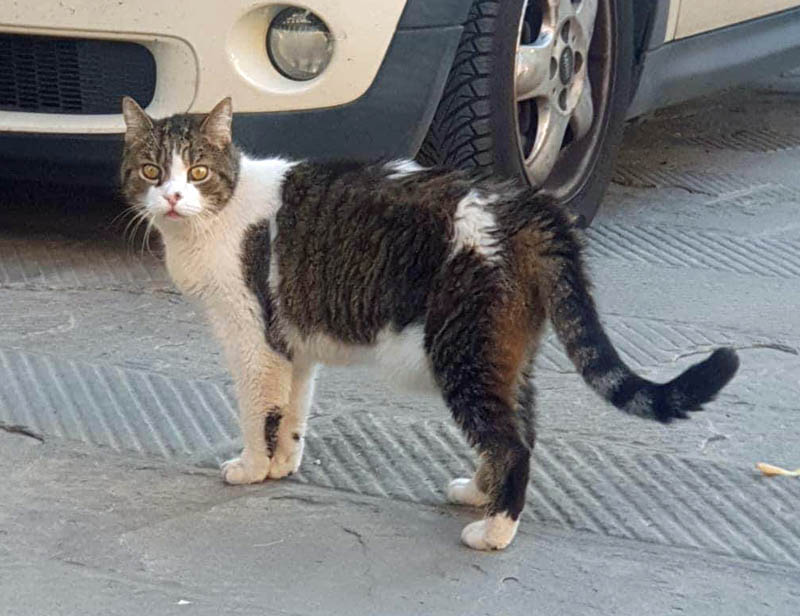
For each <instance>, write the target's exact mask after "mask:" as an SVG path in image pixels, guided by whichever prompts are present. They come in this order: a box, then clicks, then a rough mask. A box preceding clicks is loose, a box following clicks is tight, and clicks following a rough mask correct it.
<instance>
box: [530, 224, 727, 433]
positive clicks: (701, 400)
mask: <svg viewBox="0 0 800 616" xmlns="http://www.w3.org/2000/svg"><path fill="white" fill-rule="evenodd" d="M559 231H560V233H558V235H560V236H561V237H560V238H555V239H558V240H560V241H558V242H556V243H555V244H554V243H551V242H547V243H546V244H547V245H548V246H549V248H543V250H542V252H541V254H540V257H542V259H543V260H544V264H545V265H544V267H542V268H541V269H540V274H539V277H540V284H541V287H540V288H542V291H543V295H544V296H545V298H546V304H547V310H548V315H549V317H550V320H551V322H552V324H553V327H554V329H555V331H556V334H557V335H558V338H559V340H561V343H562V344H563V345H564V347H565V349H566V351H567V355H568V356H569V358H570V360H572V363H573V364H574V365H575V367H576V368H577V369H578V372H579V373H580V375H581V376H582V377H583V379H584V381H586V383H587V384H588V385H589V386H590V387H591V388H592V389H594V390H595V391H596V392H597V393H598V394H600V395H601V396H602V397H603V398H605V399H606V400H608V401H609V402H610V403H611V404H613V405H614V406H616V407H617V408H618V409H620V410H622V411H625V412H626V413H631V414H633V415H639V416H642V417H647V418H651V419H656V420H658V421H662V422H665V423H666V422H669V421H671V420H672V419H673V418H675V417H686V416H687V412H688V411H696V410H699V409H700V407H701V406H702V405H703V404H705V403H706V402H709V401H711V400H713V399H714V397H715V396H716V395H717V393H718V392H719V390H720V389H722V388H723V387H724V386H725V384H727V383H728V381H730V380H731V378H732V377H733V375H734V374H735V373H736V370H737V369H738V367H739V358H738V356H737V355H736V352H735V351H734V350H733V349H730V348H720V349H717V350H716V351H714V352H713V353H712V354H711V355H710V356H709V357H707V358H706V359H705V360H703V361H701V362H700V363H698V364H695V365H693V366H691V367H690V368H688V369H687V370H685V371H684V372H683V373H681V374H680V375H678V376H677V377H676V378H674V379H672V380H671V381H669V382H668V383H663V384H659V383H653V382H651V381H648V380H646V379H643V378H642V377H640V376H638V375H637V374H635V373H634V372H633V371H632V370H631V369H630V368H629V367H628V366H626V365H625V363H624V362H623V361H622V360H621V359H620V357H619V355H618V354H617V352H616V350H615V349H614V347H613V345H612V344H611V341H610V340H609V339H608V336H607V335H606V333H605V331H604V330H603V326H602V325H601V324H600V321H599V319H598V317H597V311H596V310H595V306H594V300H593V299H592V296H591V293H590V285H589V281H588V279H587V277H586V274H585V271H584V266H583V259H582V256H581V249H582V247H581V245H580V242H579V240H578V239H577V238H576V237H575V235H574V233H573V232H572V230H571V229H559Z"/></svg>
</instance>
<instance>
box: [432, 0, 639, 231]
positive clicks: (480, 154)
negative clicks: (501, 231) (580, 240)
mask: <svg viewBox="0 0 800 616" xmlns="http://www.w3.org/2000/svg"><path fill="white" fill-rule="evenodd" d="M555 4H556V8H553V6H552V4H550V3H549V2H548V0H475V2H474V3H473V5H472V8H471V10H470V13H469V17H468V20H467V22H466V24H465V25H464V32H463V34H462V37H461V41H460V44H459V48H458V50H457V52H456V56H455V60H454V63H453V66H452V68H451V71H450V74H449V76H448V79H447V82H446V85H445V88H444V93H443V95H442V98H441V101H440V103H439V106H438V108H437V111H436V113H435V115H434V118H433V121H432V123H431V126H430V128H429V131H428V133H427V135H426V138H425V140H424V142H423V144H422V146H421V148H420V151H419V154H418V156H417V159H418V160H419V162H420V163H422V164H424V165H444V166H450V167H457V168H483V169H486V170H487V172H493V173H497V174H500V175H504V176H513V177H519V178H522V179H524V180H525V181H527V182H528V183H530V184H532V185H535V186H541V187H542V188H544V189H545V190H547V191H548V192H551V193H552V194H553V195H554V196H555V197H556V198H557V199H558V200H559V202H560V203H562V204H564V206H565V207H567V208H568V209H569V210H570V211H572V212H574V213H575V214H577V215H578V216H579V217H580V221H581V222H582V223H583V224H589V222H591V220H592V218H594V215H595V213H596V212H597V209H598V206H599V204H600V200H601V198H602V195H603V193H604V192H605V189H606V187H607V185H608V183H609V181H610V178H611V172H612V168H613V163H614V159H615V157H616V153H617V150H618V149H619V145H620V141H621V138H622V130H623V126H624V121H625V117H626V112H627V108H628V104H629V102H630V98H631V91H632V78H633V29H634V28H633V23H634V21H633V0H578V1H575V0H561V1H560V2H557V3H555ZM570 6H571V7H573V10H574V11H575V14H574V16H573V17H574V19H573V21H572V22H571V23H572V27H571V29H570V28H569V26H566V27H565V24H567V22H568V21H569V19H570V18H569V15H568V13H567V12H568V11H569V10H570ZM592 6H595V7H596V13H595V19H594V23H593V29H592V31H591V32H590V33H589V34H588V39H587V34H586V32H587V31H588V30H589V28H588V27H583V29H581V24H582V23H583V24H584V26H585V23H588V19H587V18H586V15H587V13H582V14H581V13H579V11H581V10H584V9H585V8H589V10H591V7H592ZM548 10H549V11H550V13H547V11H548ZM559 11H562V12H559ZM565 16H566V17H565ZM579 16H580V17H581V19H580V20H579V19H578V17H579ZM537 25H538V31H536V30H537ZM565 30H566V31H565ZM554 37H555V38H556V39H557V40H555V41H554V40H553V38H554ZM581 37H582V38H581ZM526 45H527V46H528V47H526ZM548 45H549V47H548V49H549V52H548V51H547V50H546V49H545V47H547V46H548ZM559 45H560V47H559ZM567 48H569V50H568V51H566V50H567ZM559 49H560V53H556V52H558V51H559ZM520 50H523V52H524V53H528V54H529V55H527V56H525V58H535V59H536V60H535V62H533V61H531V62H530V63H529V64H530V66H529V64H524V66H523V58H522V55H521V53H523V52H520ZM581 50H582V51H583V54H581ZM529 52H531V53H529ZM570 54H571V56H572V60H571V62H572V64H571V66H568V64H569V62H568V61H569V59H570V58H569V57H568V56H570ZM542 59H544V60H542ZM543 61H549V66H548V67H547V70H546V71H545V70H544V68H543V66H542V62H543ZM525 62H528V61H527V60H525ZM562 65H563V67H562ZM530 67H533V68H530ZM554 69H555V72H556V74H555V75H554V74H553V71H554ZM581 70H582V71H583V77H582V78H581V79H582V80H583V81H582V83H583V85H582V86H580V87H579V84H578V80H579V77H580V75H581ZM562 71H563V73H562ZM570 73H571V75H570ZM529 75H536V76H537V77H536V78H537V79H538V77H541V83H540V84H539V85H537V86H536V88H527V84H528V82H532V80H531V79H527V81H526V80H525V79H526V76H529ZM565 78H566V79H567V81H566V82H565ZM533 81H536V79H534V80H533ZM576 84H578V85H576ZM586 84H588V86H587V85H586ZM551 85H552V91H551V87H550V86H551ZM542 88H546V93H545V95H543V96H535V95H534V96H532V97H530V98H528V99H525V100H519V99H520V97H521V96H524V95H526V94H527V90H530V91H537V92H538V91H539V90H541V89H542ZM586 88H589V89H590V94H589V92H587V91H584V89H586ZM523 90H525V92H522V94H521V93H520V92H521V91H523ZM587 100H588V101H589V102H588V104H587ZM576 101H577V103H576ZM573 103H576V106H574V111H573V112H571V113H572V114H573V115H570V116H569V118H568V120H567V127H566V129H564V131H565V132H564V136H563V140H560V139H559V136H558V133H557V131H554V130H550V132H549V133H545V132H542V131H545V128H546V127H552V126H555V127H556V129H558V130H561V129H562V127H561V125H560V124H559V123H557V122H552V123H548V122H546V121H544V120H543V118H545V119H546V118H548V117H550V118H554V117H558V118H559V122H563V117H562V116H564V115H566V114H567V113H568V112H570V109H573V106H572V105H573ZM556 105H558V106H559V107H558V109H556V107H555V106H556ZM587 106H591V110H592V112H591V114H590V119H589V120H588V121H587V119H586V108H587ZM579 107H580V113H579V112H578V108H579ZM526 109H527V110H528V111H527V112H526V111H525V110H526ZM544 110H550V111H548V112H547V113H548V114H549V115H545V114H543V111H544ZM552 110H555V111H552ZM556 112H558V113H556ZM559 114H560V115H559ZM573 126H575V127H577V129H578V130H579V131H580V137H579V138H575V130H574V129H573ZM540 140H541V141H540ZM556 142H558V143H556ZM537 144H538V146H541V145H542V144H544V145H548V144H550V147H549V150H546V149H543V148H540V147H538V146H537ZM553 144H556V145H553ZM544 152H549V154H548V156H547V157H546V158H544V154H543V153H544ZM553 152H555V154H553ZM538 155H542V156H543V158H541V159H537V158H536V156H538ZM554 156H555V158H553V157H554ZM526 157H527V160H526ZM542 161H544V162H542ZM542 178H544V179H542Z"/></svg>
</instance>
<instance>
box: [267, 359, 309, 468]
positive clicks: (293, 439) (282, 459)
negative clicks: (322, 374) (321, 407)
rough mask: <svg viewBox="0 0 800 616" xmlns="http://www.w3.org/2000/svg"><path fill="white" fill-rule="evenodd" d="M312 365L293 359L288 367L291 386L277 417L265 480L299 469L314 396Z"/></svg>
mask: <svg viewBox="0 0 800 616" xmlns="http://www.w3.org/2000/svg"><path fill="white" fill-rule="evenodd" d="M316 371H317V369H316V366H315V365H314V364H313V363H311V362H308V361H304V360H300V359H296V360H295V361H294V363H293V364H292V386H291V393H290V394H289V404H288V405H287V406H286V410H285V412H284V413H283V414H282V417H281V418H280V423H279V424H278V430H277V434H276V435H275V447H274V452H273V454H272V459H271V461H270V468H269V477H270V478H271V479H280V478H281V477H286V476H287V475H291V474H292V473H296V472H297V469H299V468H300V462H301V461H302V459H303V449H304V447H305V436H306V421H307V418H308V410H309V408H310V407H311V401H312V399H313V397H314V379H315V378H316Z"/></svg>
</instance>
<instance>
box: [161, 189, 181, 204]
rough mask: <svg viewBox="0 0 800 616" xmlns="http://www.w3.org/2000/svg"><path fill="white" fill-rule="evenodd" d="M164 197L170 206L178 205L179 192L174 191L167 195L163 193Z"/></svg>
mask: <svg viewBox="0 0 800 616" xmlns="http://www.w3.org/2000/svg"><path fill="white" fill-rule="evenodd" d="M164 199H166V200H167V203H169V204H170V205H171V206H172V207H175V206H176V205H178V201H180V200H181V193H179V192H174V193H170V194H168V195H164Z"/></svg>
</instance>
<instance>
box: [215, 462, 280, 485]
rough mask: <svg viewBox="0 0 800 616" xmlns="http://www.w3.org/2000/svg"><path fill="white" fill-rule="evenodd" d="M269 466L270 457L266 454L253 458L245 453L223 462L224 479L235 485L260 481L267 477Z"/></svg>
mask: <svg viewBox="0 0 800 616" xmlns="http://www.w3.org/2000/svg"><path fill="white" fill-rule="evenodd" d="M269 467H270V463H269V458H268V457H266V456H263V457H259V458H253V457H252V456H245V455H243V456H241V457H240V458H233V459H232V460H228V461H227V462H223V463H222V467H221V470H222V479H224V480H225V483H230V484H233V485H240V484H243V483H258V482H260V481H264V480H265V479H266V478H267V474H268V473H269Z"/></svg>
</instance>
